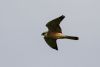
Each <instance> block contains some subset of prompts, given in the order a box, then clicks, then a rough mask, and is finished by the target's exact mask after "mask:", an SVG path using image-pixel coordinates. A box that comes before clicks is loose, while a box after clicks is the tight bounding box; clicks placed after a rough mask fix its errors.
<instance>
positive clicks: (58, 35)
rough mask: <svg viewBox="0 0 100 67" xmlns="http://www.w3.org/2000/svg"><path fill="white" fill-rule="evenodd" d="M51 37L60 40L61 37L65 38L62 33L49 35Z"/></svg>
mask: <svg viewBox="0 0 100 67" xmlns="http://www.w3.org/2000/svg"><path fill="white" fill-rule="evenodd" d="M49 36H50V37H51V38H55V39H60V38H61V37H63V34H62V33H51V34H49Z"/></svg>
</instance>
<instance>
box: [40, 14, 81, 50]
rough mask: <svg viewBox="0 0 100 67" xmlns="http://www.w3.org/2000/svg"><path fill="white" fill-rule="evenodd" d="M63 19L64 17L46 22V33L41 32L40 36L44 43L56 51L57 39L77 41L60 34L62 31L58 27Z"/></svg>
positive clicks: (76, 38)
mask: <svg viewBox="0 0 100 67" xmlns="http://www.w3.org/2000/svg"><path fill="white" fill-rule="evenodd" d="M64 18H65V16H64V15H62V16H60V17H58V18H56V19H54V20H52V21H50V22H48V23H47V24H46V26H47V27H48V31H47V32H43V33H42V35H43V36H44V39H45V41H46V43H47V44H48V45H49V46H50V47H52V48H53V49H56V50H58V47H57V43H56V40H57V39H71V40H78V39H79V38H78V37H76V36H67V35H64V34H63V33H62V30H61V28H60V26H59V24H60V22H61V21H62V20H63V19H64Z"/></svg>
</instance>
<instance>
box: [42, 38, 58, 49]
mask: <svg viewBox="0 0 100 67" xmlns="http://www.w3.org/2000/svg"><path fill="white" fill-rule="evenodd" d="M44 39H45V41H46V43H47V44H48V45H49V46H50V47H51V48H53V49H56V50H58V47H57V43H56V39H51V38H46V37H44Z"/></svg>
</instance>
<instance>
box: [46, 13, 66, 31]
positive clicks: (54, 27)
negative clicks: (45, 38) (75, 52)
mask: <svg viewBox="0 0 100 67" xmlns="http://www.w3.org/2000/svg"><path fill="white" fill-rule="evenodd" d="M64 18H65V16H64V15H62V16H60V17H58V18H55V19H54V20H51V21H50V22H48V23H47V24H46V26H47V27H48V29H49V32H59V33H61V32H62V30H61V28H60V26H59V24H60V22H61V21H62V20H63V19H64Z"/></svg>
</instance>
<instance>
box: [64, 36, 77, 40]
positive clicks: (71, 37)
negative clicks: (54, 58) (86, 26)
mask: <svg viewBox="0 0 100 67" xmlns="http://www.w3.org/2000/svg"><path fill="white" fill-rule="evenodd" d="M63 38H64V39H65V38H67V39H71V40H79V37H76V36H64V37H63Z"/></svg>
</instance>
